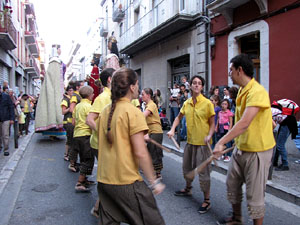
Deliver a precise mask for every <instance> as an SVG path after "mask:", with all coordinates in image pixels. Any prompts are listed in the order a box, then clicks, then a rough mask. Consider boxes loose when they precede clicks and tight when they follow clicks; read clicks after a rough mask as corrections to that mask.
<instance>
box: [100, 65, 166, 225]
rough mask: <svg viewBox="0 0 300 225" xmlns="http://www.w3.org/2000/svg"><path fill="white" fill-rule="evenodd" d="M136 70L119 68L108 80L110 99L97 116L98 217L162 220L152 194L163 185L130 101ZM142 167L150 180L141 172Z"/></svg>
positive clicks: (159, 224)
mask: <svg viewBox="0 0 300 225" xmlns="http://www.w3.org/2000/svg"><path fill="white" fill-rule="evenodd" d="M138 89H139V87H138V79H137V74H136V73H135V71H134V70H132V69H127V68H122V69H119V70H117V71H116V72H115V73H114V76H113V78H112V83H111V100H112V104H111V105H109V106H107V107H106V108H105V109H104V110H103V111H102V113H101V114H100V116H99V121H101V122H100V123H99V150H98V159H99V161H98V174H97V181H98V194H99V199H101V200H100V206H99V208H100V216H99V218H100V223H101V224H103V225H107V224H120V223H121V222H125V223H128V224H132V225H140V224H145V225H163V224H165V223H164V220H163V218H162V216H161V215H160V213H159V211H158V209H157V205H156V202H155V199H154V197H153V194H152V192H153V193H154V194H159V193H161V192H162V191H163V189H164V185H163V184H162V183H160V180H159V179H156V177H155V176H154V171H153V167H152V163H151V158H150V156H149V153H148V151H147V148H146V146H145V142H144V135H145V134H146V133H147V131H148V127H147V124H146V120H145V117H144V115H143V113H142V112H141V111H140V110H139V109H137V108H136V107H135V106H134V105H132V104H131V103H130V102H131V100H132V99H134V98H137V96H138ZM139 168H141V169H142V170H143V172H144V174H145V176H146V178H147V180H148V181H149V183H150V188H151V189H152V192H151V189H150V188H148V187H147V185H146V184H145V182H144V181H143V178H142V177H141V175H140V174H139Z"/></svg>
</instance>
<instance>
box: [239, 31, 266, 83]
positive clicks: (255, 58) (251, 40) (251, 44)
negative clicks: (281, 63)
mask: <svg viewBox="0 0 300 225" xmlns="http://www.w3.org/2000/svg"><path fill="white" fill-rule="evenodd" d="M238 42H239V50H240V53H245V54H247V55H249V56H250V58H251V59H252V62H253V64H254V74H253V76H254V78H255V79H256V80H257V82H260V81H261V79H260V33H259V32H257V33H254V34H250V35H247V36H244V37H241V38H239V40H238Z"/></svg>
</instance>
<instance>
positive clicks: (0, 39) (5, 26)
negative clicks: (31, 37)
mask: <svg viewBox="0 0 300 225" xmlns="http://www.w3.org/2000/svg"><path fill="white" fill-rule="evenodd" d="M16 43H17V31H16V28H15V27H14V25H13V22H12V20H11V16H10V15H9V14H7V13H5V12H3V11H0V45H1V47H2V48H4V49H6V50H13V49H15V48H16V47H17V45H16Z"/></svg>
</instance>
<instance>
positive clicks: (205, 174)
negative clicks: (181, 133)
mask: <svg viewBox="0 0 300 225" xmlns="http://www.w3.org/2000/svg"><path fill="white" fill-rule="evenodd" d="M210 156H211V153H210V151H209V149H208V147H207V146H202V145H191V144H186V146H185V148H184V153H183V163H182V170H183V176H184V179H185V180H186V182H187V183H188V184H192V182H193V180H191V179H189V178H187V177H186V176H185V175H186V174H187V173H188V172H190V171H192V170H194V169H195V168H196V167H197V166H199V165H200V164H201V163H202V162H204V161H205V160H206V159H207V158H209V157H210ZM210 172H211V165H208V166H207V167H206V168H205V169H204V170H203V171H201V172H200V173H199V182H200V188H201V190H202V191H203V192H207V191H209V190H210Z"/></svg>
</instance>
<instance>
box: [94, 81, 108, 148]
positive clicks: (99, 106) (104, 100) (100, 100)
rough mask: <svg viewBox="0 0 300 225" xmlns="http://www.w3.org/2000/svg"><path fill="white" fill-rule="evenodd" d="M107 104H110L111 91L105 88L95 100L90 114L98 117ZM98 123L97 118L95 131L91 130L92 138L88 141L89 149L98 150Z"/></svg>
mask: <svg viewBox="0 0 300 225" xmlns="http://www.w3.org/2000/svg"><path fill="white" fill-rule="evenodd" d="M109 104H111V91H110V89H109V88H107V87H105V88H104V90H103V92H102V93H101V94H100V95H98V96H97V98H96V99H95V101H94V103H93V105H92V108H91V110H90V112H93V113H98V114H99V115H100V113H101V112H102V111H103V109H104V108H105V107H106V106H107V105H109ZM98 121H99V120H98V118H97V120H96V121H95V122H96V125H97V131H95V130H92V136H91V139H90V143H91V147H92V148H93V149H98V137H99V133H98V125H99V122H98Z"/></svg>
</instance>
